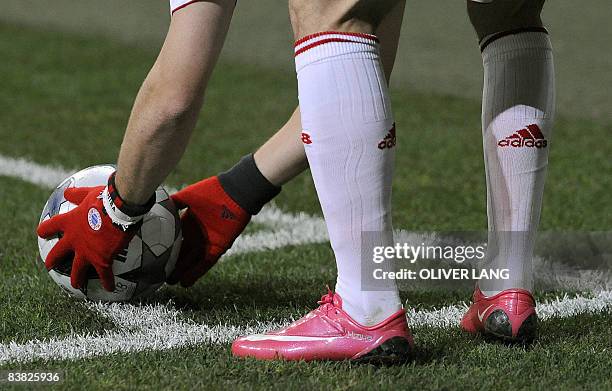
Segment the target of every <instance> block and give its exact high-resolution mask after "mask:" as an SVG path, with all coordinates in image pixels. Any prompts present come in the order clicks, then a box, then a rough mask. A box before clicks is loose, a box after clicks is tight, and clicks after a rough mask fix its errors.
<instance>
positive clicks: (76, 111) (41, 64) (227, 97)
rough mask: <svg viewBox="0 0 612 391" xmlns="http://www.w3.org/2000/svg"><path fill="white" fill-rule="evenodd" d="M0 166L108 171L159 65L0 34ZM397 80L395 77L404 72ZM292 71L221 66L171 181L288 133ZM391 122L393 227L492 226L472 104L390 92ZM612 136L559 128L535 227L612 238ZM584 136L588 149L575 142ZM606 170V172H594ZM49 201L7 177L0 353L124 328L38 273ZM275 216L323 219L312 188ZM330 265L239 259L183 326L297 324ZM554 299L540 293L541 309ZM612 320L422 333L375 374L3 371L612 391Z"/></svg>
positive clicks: (280, 368) (149, 355) (191, 363)
mask: <svg viewBox="0 0 612 391" xmlns="http://www.w3.org/2000/svg"><path fill="white" fill-rule="evenodd" d="M0 34H2V35H3V36H5V37H8V36H10V37H11V39H6V40H2V41H0V52H1V53H3V54H4V56H3V57H4V60H3V61H2V62H0V107H1V108H2V109H0V110H2V111H1V113H0V114H1V117H2V119H3V120H2V122H1V123H0V137H1V139H2V140H3V142H2V143H1V144H0V154H2V155H5V156H12V157H25V158H29V159H31V160H34V161H36V162H38V163H42V164H52V165H53V164H55V165H62V166H64V167H69V168H82V167H85V166H88V165H92V164H97V163H102V162H112V161H114V160H115V159H116V154H117V151H118V146H119V144H120V142H121V136H122V134H123V129H124V126H125V123H126V120H127V117H128V115H129V110H130V108H131V103H132V100H133V98H134V96H135V94H136V92H137V89H138V86H139V84H140V83H141V81H142V79H143V78H144V76H145V75H146V72H147V70H148V68H149V66H150V65H151V63H152V61H153V60H154V55H155V53H153V52H147V51H139V50H135V49H134V48H129V47H124V46H120V45H116V44H114V43H111V42H107V41H103V40H97V39H92V38H88V39H83V38H80V37H78V36H66V35H62V34H59V33H52V32H43V31H35V30H28V29H24V28H21V27H14V26H7V25H0ZM398 66H401V64H398ZM295 96H296V88H295V80H294V75H293V73H292V72H291V70H288V71H287V72H286V73H282V72H270V71H269V70H262V69H257V68H254V67H250V66H248V65H245V64H238V63H222V64H220V65H219V66H218V68H217V71H216V72H215V75H214V78H213V81H212V83H211V86H210V89H209V92H208V95H207V103H206V105H205V108H204V110H203V113H202V116H201V121H200V123H199V125H198V128H197V130H196V133H195V134H194V137H193V141H192V143H191V145H190V147H189V149H188V151H187V154H186V156H185V158H184V159H183V161H182V162H181V164H180V165H179V167H178V168H177V170H176V171H175V172H174V173H173V174H172V176H171V177H170V178H169V180H168V183H169V184H172V185H175V186H180V185H182V184H186V183H191V182H193V181H195V180H198V179H200V178H202V177H205V176H208V175H212V174H215V173H217V172H218V171H220V170H223V169H226V168H227V167H229V166H231V165H232V164H233V163H234V162H235V161H237V160H238V158H239V157H240V156H242V155H243V154H245V153H248V152H250V151H252V150H254V148H256V147H257V146H258V145H259V144H260V143H261V142H262V141H263V140H264V139H265V138H266V137H267V136H268V135H271V134H272V133H273V132H274V130H275V129H276V128H277V127H278V126H279V125H281V124H282V121H284V120H285V119H286V118H287V117H288V115H289V114H290V113H291V110H292V109H293V107H294V105H295V104H296V99H295ZM393 103H394V108H395V115H396V119H397V122H398V141H399V142H398V146H397V169H396V176H395V182H394V222H395V225H396V227H398V228H403V229H410V230H450V229H457V230H459V229H461V230H467V229H483V228H484V227H485V224H486V212H485V191H484V173H483V163H482V148H481V144H482V142H481V136H480V121H479V117H480V114H479V111H480V109H479V102H477V101H472V100H465V99H459V98H453V97H449V96H437V95H423V94H419V95H414V94H409V93H406V92H399V91H394V92H393ZM609 131H610V126H606V125H602V124H596V123H593V122H590V121H587V120H582V119H575V118H567V117H562V116H561V117H560V118H559V120H558V122H557V126H556V127H555V132H554V135H553V141H552V144H551V148H552V149H551V156H550V163H551V165H550V169H549V176H548V182H547V189H546V194H545V200H544V204H545V206H544V212H543V217H542V228H543V229H576V230H580V229H584V230H602V229H604V230H605V229H609V228H610V226H611V225H612V224H611V223H612V221H611V220H612V217H611V216H610V214H609V213H603V211H605V210H606V207H608V205H609V195H608V194H609V191H610V189H611V186H610V184H611V183H610V181H611V179H610V177H609V176H606V175H604V173H606V172H610V171H611V168H612V167H611V163H610V160H609V158H608V157H609V156H610V154H611V152H612V151H611V148H610V146H609V145H606V144H603V143H600V141H598V140H605V139H606V137H608V135H609ZM577 134H579V135H585V134H588V135H589V137H577V136H576V135H577ZM597 173H600V175H596V174H597ZM49 193H50V192H49V190H48V189H40V188H38V187H35V186H33V185H31V184H27V183H24V182H21V181H18V180H16V179H12V178H6V177H0V220H1V221H2V222H3V224H2V225H1V226H0V278H1V281H2V284H1V286H0V342H2V343H8V342H10V341H17V342H20V343H22V342H25V341H28V340H31V339H34V338H39V339H47V338H50V337H52V336H54V335H60V336H62V335H70V334H71V333H75V332H79V333H84V332H92V333H95V332H98V331H101V330H109V329H112V328H113V327H115V326H114V325H113V324H112V323H110V322H109V321H107V320H106V319H104V318H101V317H99V316H97V315H96V314H94V313H91V312H89V311H87V310H86V309H85V307H84V306H83V305H82V304H79V303H74V302H73V301H71V300H70V299H68V298H66V297H64V296H63V295H62V294H61V292H60V291H59V289H58V288H57V287H56V286H55V285H54V283H53V282H52V281H51V280H50V279H49V278H48V276H47V275H46V272H44V270H43V268H42V265H40V264H38V262H37V261H36V251H37V250H36V242H35V236H34V234H33V230H34V227H35V225H36V222H37V220H38V216H39V213H40V210H41V208H42V205H43V204H44V201H45V200H46V198H47V197H48V195H49ZM277 204H278V205H279V206H280V207H281V208H282V209H284V210H287V211H294V212H298V211H306V212H308V213H315V214H320V211H319V206H318V202H317V200H316V195H315V192H314V189H313V185H312V179H311V178H310V176H309V174H303V175H301V176H300V177H298V178H296V180H294V181H293V182H292V183H290V184H289V185H287V186H285V189H284V190H283V193H282V194H281V196H279V198H278V199H277ZM334 273H335V266H334V264H333V256H332V253H331V251H330V250H329V248H328V246H327V245H308V246H295V247H287V248H283V249H280V250H276V251H268V252H260V253H251V254H244V255H239V256H235V257H233V258H232V259H230V260H228V261H227V262H224V263H222V264H220V265H219V266H218V267H216V268H215V269H214V270H213V271H212V272H211V273H210V274H209V275H208V276H207V277H206V278H204V279H203V280H202V281H200V282H199V283H198V284H197V285H196V286H195V287H194V288H192V289H189V290H183V289H180V288H170V289H167V290H165V291H164V292H162V293H160V295H159V299H160V300H166V299H168V298H170V297H172V298H174V301H175V302H176V303H177V304H178V305H179V306H180V307H181V308H183V309H184V312H183V316H185V317H188V318H191V319H194V320H195V321H197V322H203V323H204V322H205V323H228V324H243V323H246V322H248V321H252V320H261V321H265V320H268V319H271V318H275V319H281V318H287V317H289V316H300V315H301V314H304V313H305V312H306V311H307V310H308V309H310V308H312V307H313V306H314V305H315V302H316V300H317V298H318V297H319V295H320V293H321V292H323V288H324V285H325V284H326V283H329V284H330V285H331V284H333V280H334ZM469 294H470V292H457V293H444V294H441V295H432V294H426V293H423V294H418V293H410V294H409V295H404V298H405V299H406V300H407V303H408V305H419V307H424V308H430V307H440V306H442V305H446V304H452V303H457V302H459V301H461V300H467V299H468V297H469ZM545 296H546V293H545V292H539V293H538V298H543V297H545ZM611 326H612V315H611V314H609V313H603V314H599V315H589V316H579V317H575V318H567V319H554V320H548V321H546V322H542V323H541V336H540V338H539V339H538V341H537V342H536V343H535V344H534V345H533V346H531V347H528V348H523V347H518V346H513V347H506V346H503V345H498V344H491V343H487V342H485V341H482V340H480V339H478V338H472V337H470V336H467V335H465V334H463V333H462V332H461V331H460V330H459V329H458V328H451V329H437V328H429V327H424V328H418V329H416V330H414V331H415V341H416V343H417V346H418V351H417V354H416V359H415V360H414V361H413V362H411V363H409V364H407V365H404V366H396V367H390V368H376V367H372V366H364V365H354V364H350V363H309V364H306V363H285V362H271V363H261V362H256V361H252V360H246V361H244V360H236V359H233V358H232V357H231V355H230V353H229V346H228V345H220V346H219V345H215V346H209V345H199V346H195V347H184V348H179V349H174V350H166V351H149V352H142V353H137V354H114V355H111V356H103V357H97V358H90V359H84V360H77V361H59V362H58V361H55V362H47V363H45V362H33V363H28V364H21V365H18V364H10V363H9V364H5V365H2V367H1V369H8V368H11V369H16V368H31V369H35V368H39V369H41V368H59V369H63V370H64V371H65V372H66V380H65V382H64V383H62V385H60V386H59V387H60V388H65V389H81V388H83V387H87V388H92V389H97V388H109V389H120V388H126V389H128V388H134V387H137V386H141V387H144V386H150V387H154V388H163V387H166V388H171V389H175V388H179V389H180V388H182V389H191V388H196V387H211V388H226V387H228V386H233V387H238V388H240V387H245V388H247V387H261V388H268V387H278V388H280V387H291V388H304V387H317V388H336V389H338V388H342V389H344V388H364V389H368V388H372V387H380V388H398V387H405V388H468V387H469V388H474V387H476V388H483V389H488V388H493V387H495V388H530V387H534V388H540V387H544V386H551V387H552V386H555V388H574V387H577V386H582V387H589V388H609V387H610V386H612V385H611V383H610V378H609V371H610V368H611V367H612V358H611V357H612V355H611V354H610V347H611V346H612V337H611V336H610V333H609V329H610V327H611Z"/></svg>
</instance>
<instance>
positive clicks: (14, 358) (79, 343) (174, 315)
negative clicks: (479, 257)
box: [0, 291, 612, 365]
mask: <svg viewBox="0 0 612 391" xmlns="http://www.w3.org/2000/svg"><path fill="white" fill-rule="evenodd" d="M88 305H89V306H90V308H91V309H92V310H94V311H96V312H98V313H99V314H100V315H102V316H104V317H107V318H108V319H110V320H111V321H112V322H113V323H114V324H115V325H116V326H117V328H118V329H119V330H118V331H105V332H103V333H101V334H99V335H91V334H82V335H71V336H68V337H66V338H64V339H62V338H52V339H50V340H47V341H42V340H32V341H28V342H26V343H24V344H17V343H14V342H11V343H8V344H3V345H0V365H4V364H6V363H11V362H13V363H26V362H32V361H35V360H41V359H42V360H77V359H83V358H88V357H95V356H103V355H109V354H114V353H133V352H140V351H144V350H167V349H175V348H179V347H184V346H196V345H202V344H207V345H221V344H229V343H231V342H232V341H233V340H234V339H235V338H237V337H239V336H242V335H247V334H256V333H263V332H264V331H267V330H272V329H277V328H279V327H283V326H286V325H287V324H289V323H290V322H291V321H292V320H285V321H281V322H265V323H254V324H249V325H244V326H237V325H228V324H215V325H206V324H197V323H195V322H193V321H192V320H189V319H187V320H184V319H181V316H180V312H179V311H178V310H177V309H175V308H174V307H173V306H172V304H170V303H169V304H166V305H145V306H135V305H131V304H117V303H115V304H99V303H98V304H93V303H89V304H88ZM610 309H612V291H604V292H600V293H599V294H598V295H596V296H595V297H592V298H588V297H584V296H576V297H574V298H568V297H564V298H558V299H555V300H552V301H548V302H544V303H541V304H539V305H538V316H539V317H540V319H542V320H547V319H552V318H566V317H571V316H576V315H579V314H586V313H590V314H597V313H601V312H604V311H609V310H610ZM465 310H466V306H465V305H455V306H447V307H443V308H440V309H437V310H430V311H415V310H410V311H408V314H407V317H408V322H409V324H410V325H411V327H415V328H417V330H416V334H418V332H419V330H418V328H424V327H435V328H451V327H457V326H458V325H459V320H460V319H461V316H462V315H463V313H464V312H465Z"/></svg>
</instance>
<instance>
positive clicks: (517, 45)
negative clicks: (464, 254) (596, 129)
mask: <svg viewBox="0 0 612 391" xmlns="http://www.w3.org/2000/svg"><path fill="white" fill-rule="evenodd" d="M482 55H483V63H484V90H483V103H482V123H483V137H484V156H485V167H486V176H487V214H488V218H489V243H488V254H487V257H488V262H487V263H486V264H485V267H486V268H495V269H503V268H507V269H509V271H510V279H509V280H482V281H480V282H479V286H480V288H481V290H482V291H483V293H484V294H485V295H487V296H491V295H494V294H497V293H499V292H500V291H502V290H505V289H509V288H522V289H526V290H529V291H531V290H532V289H533V275H532V274H533V265H532V257H533V247H534V244H535V235H536V233H537V229H538V224H539V221H540V211H541V208H542V195H543V193H544V182H545V178H546V168H547V166H548V150H549V148H550V145H549V143H550V136H551V131H552V125H553V118H554V112H555V90H554V87H555V83H554V66H553V55H552V47H551V44H550V39H549V37H548V34H547V33H545V32H522V33H517V34H512V35H507V36H504V37H501V38H498V39H496V40H494V41H492V42H491V43H489V44H488V45H487V46H486V47H485V48H484V50H483V53H482Z"/></svg>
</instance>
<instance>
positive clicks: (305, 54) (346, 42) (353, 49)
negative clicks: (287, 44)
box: [294, 31, 380, 72]
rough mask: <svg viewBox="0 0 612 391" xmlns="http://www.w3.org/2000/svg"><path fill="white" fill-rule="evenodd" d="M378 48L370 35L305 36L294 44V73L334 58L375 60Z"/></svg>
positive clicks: (334, 34)
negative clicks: (347, 57) (346, 57)
mask: <svg viewBox="0 0 612 391" xmlns="http://www.w3.org/2000/svg"><path fill="white" fill-rule="evenodd" d="M379 46H380V45H379V40H378V37H376V36H375V35H372V34H365V33H352V32H336V31H324V32H320V33H315V34H311V35H307V36H305V37H304V38H301V39H299V40H297V41H296V42H295V44H294V50H295V67H296V71H298V72H299V71H300V69H302V68H303V67H305V66H307V65H309V64H312V63H315V62H318V61H321V60H325V59H330V58H335V57H343V56H351V57H353V58H372V59H376V58H378V57H379ZM356 56H357V57H356Z"/></svg>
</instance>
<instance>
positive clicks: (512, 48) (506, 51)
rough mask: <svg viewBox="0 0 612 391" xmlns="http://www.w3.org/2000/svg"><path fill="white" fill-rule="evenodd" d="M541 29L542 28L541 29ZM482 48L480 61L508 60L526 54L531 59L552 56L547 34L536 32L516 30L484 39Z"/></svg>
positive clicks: (544, 31)
mask: <svg viewBox="0 0 612 391" xmlns="http://www.w3.org/2000/svg"><path fill="white" fill-rule="evenodd" d="M542 29H543V28H542ZM481 47H482V61H483V63H487V62H488V61H493V60H503V59H510V58H515V57H519V56H524V55H525V54H528V55H529V56H531V57H544V58H548V57H551V56H552V44H551V42H550V38H549V36H548V32H546V30H545V29H544V30H543V31H542V30H540V29H538V30H537V31H536V30H516V31H514V32H508V34H506V35H502V36H499V37H498V38H495V36H491V37H489V38H485V39H484V42H483V44H482V45H481Z"/></svg>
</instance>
